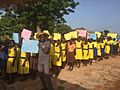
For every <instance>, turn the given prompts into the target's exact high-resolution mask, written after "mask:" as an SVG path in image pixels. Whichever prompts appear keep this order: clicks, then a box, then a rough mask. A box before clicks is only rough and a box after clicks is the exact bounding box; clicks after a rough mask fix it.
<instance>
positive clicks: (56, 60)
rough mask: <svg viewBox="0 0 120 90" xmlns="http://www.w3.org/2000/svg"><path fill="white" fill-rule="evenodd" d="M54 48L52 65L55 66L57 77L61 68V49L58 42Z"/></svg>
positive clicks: (58, 41)
mask: <svg viewBox="0 0 120 90" xmlns="http://www.w3.org/2000/svg"><path fill="white" fill-rule="evenodd" d="M54 48H55V52H54V59H53V65H54V66H55V75H56V76H58V75H59V73H60V71H61V66H62V58H61V53H62V49H61V42H60V40H57V41H56V43H55V47H54Z"/></svg>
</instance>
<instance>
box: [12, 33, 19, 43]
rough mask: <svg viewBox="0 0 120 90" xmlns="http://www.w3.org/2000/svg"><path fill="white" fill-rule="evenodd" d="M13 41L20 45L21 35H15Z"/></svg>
mask: <svg viewBox="0 0 120 90" xmlns="http://www.w3.org/2000/svg"><path fill="white" fill-rule="evenodd" d="M13 40H14V41H15V43H19V34H18V33H13Z"/></svg>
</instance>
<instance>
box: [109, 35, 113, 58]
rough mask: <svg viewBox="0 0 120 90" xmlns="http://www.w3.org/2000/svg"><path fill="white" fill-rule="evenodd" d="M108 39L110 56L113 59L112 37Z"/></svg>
mask: <svg viewBox="0 0 120 90" xmlns="http://www.w3.org/2000/svg"><path fill="white" fill-rule="evenodd" d="M109 38H110V41H109V42H110V56H112V57H113V39H112V37H109Z"/></svg>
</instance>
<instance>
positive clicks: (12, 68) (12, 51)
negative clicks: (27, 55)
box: [6, 47, 17, 73]
mask: <svg viewBox="0 0 120 90" xmlns="http://www.w3.org/2000/svg"><path fill="white" fill-rule="evenodd" d="M15 54H16V52H15V47H13V48H9V49H8V60H7V67H6V73H16V72H17V61H15V63H14V66H12V63H13V61H14V58H15Z"/></svg>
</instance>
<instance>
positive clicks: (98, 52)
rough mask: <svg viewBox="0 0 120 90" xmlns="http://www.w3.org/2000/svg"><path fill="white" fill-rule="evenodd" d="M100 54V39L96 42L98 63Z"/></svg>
mask: <svg viewBox="0 0 120 90" xmlns="http://www.w3.org/2000/svg"><path fill="white" fill-rule="evenodd" d="M101 56H102V53H101V42H100V39H98V40H97V57H98V61H100V60H101V59H102V57H101Z"/></svg>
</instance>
